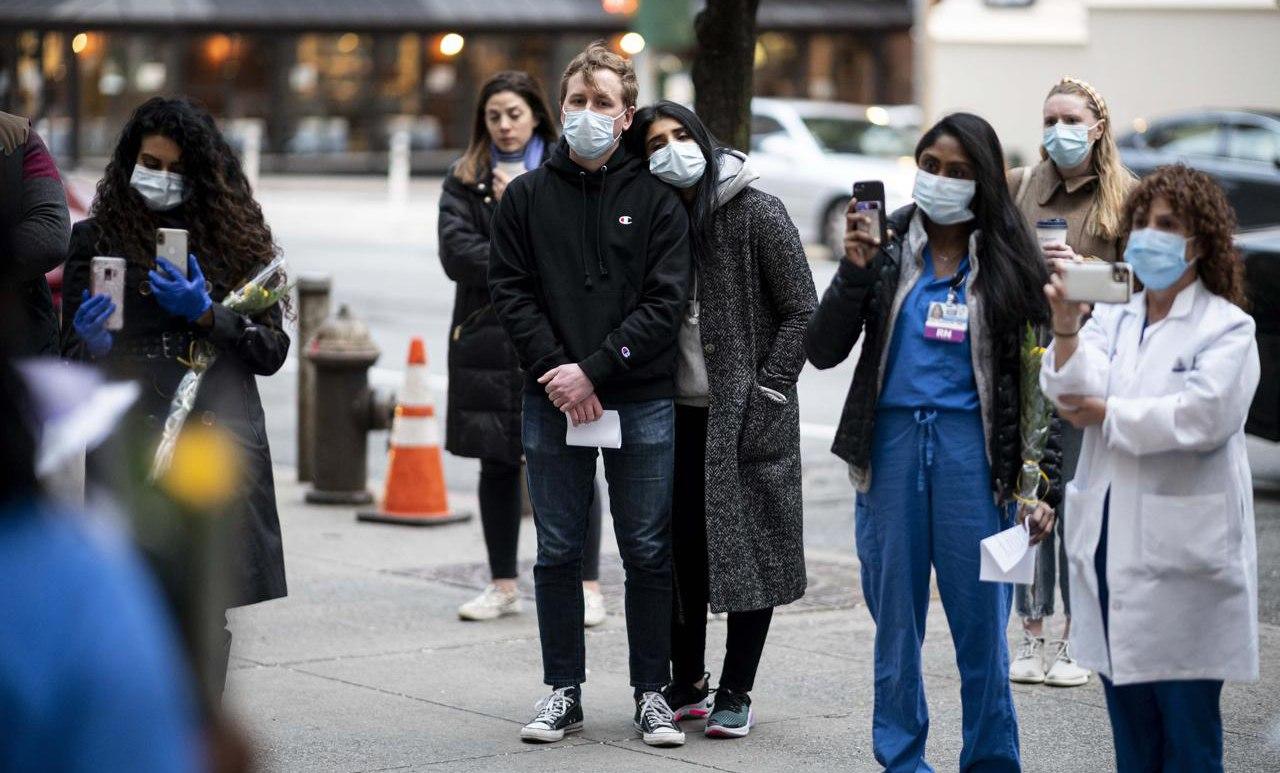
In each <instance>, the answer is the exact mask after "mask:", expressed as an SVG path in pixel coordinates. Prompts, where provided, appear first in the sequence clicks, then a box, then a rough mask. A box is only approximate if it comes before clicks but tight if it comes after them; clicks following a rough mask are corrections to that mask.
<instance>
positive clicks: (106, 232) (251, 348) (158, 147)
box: [62, 97, 289, 687]
mask: <svg viewBox="0 0 1280 773" xmlns="http://www.w3.org/2000/svg"><path fill="white" fill-rule="evenodd" d="M157 228H170V229H183V230H185V231H187V232H188V234H189V243H188V247H189V251H190V255H189V257H188V260H187V264H188V267H187V270H186V271H184V270H183V269H182V268H181V267H179V266H175V265H173V264H172V263H171V262H169V261H167V260H165V259H163V258H160V259H158V258H157V254H158V253H157ZM276 252H277V248H276V245H275V243H274V242H273V240H272V237H271V231H270V229H269V228H268V227H267V224H266V223H265V221H264V220H263V217H262V210H261V209H260V208H259V206H258V204H257V202H256V201H254V199H253V194H252V192H251V191H250V190H249V183H248V181H247V179H246V178H245V176H244V172H243V171H242V170H241V167H240V162H239V160H238V159H237V158H236V156H235V154H234V153H233V152H232V151H231V148H230V147H229V146H228V145H227V142H226V140H225V139H224V138H223V136H222V134H221V133H220V132H219V131H218V128H217V126H216V125H215V124H214V121H213V118H212V117H211V116H210V115H209V114H208V113H207V112H206V111H205V110H204V109H203V108H201V107H198V106H196V105H195V104H193V103H192V102H190V101H187V100H185V99H181V98H179V99H166V98H161V97H156V98H153V99H150V100H148V101H147V102H145V103H143V104H142V105H141V106H140V107H139V108H138V109H137V110H136V111H135V112H134V114H133V116H132V118H130V120H129V122H128V124H126V125H125V127H124V130H123V131H122V133H121V136H120V140H119V143H118V144H117V146H116V148H115V151H114V153H113V154H112V157H111V160H110V162H109V163H108V164H107V168H106V171H105V173H104V174H103V178H102V180H101V181H100V182H99V184H98V193H97V198H96V199H95V201H94V204H93V210H92V217H90V218H89V219H87V220H84V221H81V222H79V223H77V224H76V226H75V228H74V229H73V231H72V239H71V252H70V257H69V258H68V260H67V266H66V272H65V279H64V285H63V287H64V296H65V306H64V312H63V339H62V348H63V353H64V355H65V356H67V357H69V358H72V359H78V360H84V361H89V362H96V363H99V364H100V365H101V366H102V367H103V368H104V369H105V370H106V371H107V372H108V373H109V374H111V375H112V376H113V377H115V378H120V379H128V380H133V381H136V382H137V383H139V384H140V385H141V387H142V398H141V401H140V403H139V405H138V406H137V408H136V410H135V417H134V418H135V419H136V422H135V423H136V427H137V428H138V431H139V432H140V433H141V434H142V435H143V437H144V439H143V440H142V441H141V442H140V443H138V444H136V445H138V446H141V447H142V448H143V449H144V452H146V453H150V452H153V451H154V449H155V447H156V445H157V444H158V442H159V439H160V436H161V433H162V431H163V430H164V429H165V427H166V423H167V421H168V416H169V408H170V403H171V401H172V399H173V397H174V393H175V390H176V388H177V386H178V384H179V383H180V381H181V380H182V378H183V376H184V374H186V372H187V371H188V370H189V368H190V365H191V363H192V362H193V359H194V355H195V354H196V353H197V352H198V351H200V348H201V347H206V346H209V347H212V350H213V351H214V352H215V353H216V360H215V361H214V362H213V365H212V366H211V367H210V368H209V370H208V372H207V373H205V375H204V379H203V383H202V385H201V386H200V389H199V392H198V393H197V396H196V399H195V404H194V410H192V411H191V414H190V418H189V420H188V422H187V425H188V426H200V425H203V426H208V427H218V428H221V429H223V430H225V431H226V432H227V433H228V434H229V435H230V436H231V437H233V438H234V439H235V442H236V444H237V446H238V451H239V456H240V458H241V459H242V460H243V476H244V477H243V481H242V484H241V488H240V492H241V495H240V496H239V497H238V498H237V499H236V500H235V501H233V502H232V503H231V504H230V505H229V506H228V507H227V508H226V510H225V513H224V514H225V515H226V516H228V517H229V518H230V520H231V522H232V523H233V524H235V531H236V534H237V537H236V539H235V542H234V545H235V547H234V548H233V549H232V551H231V555H232V561H231V562H230V563H231V564H232V569H231V573H232V574H233V587H232V589H231V591H230V594H229V598H228V599H227V601H226V606H240V605H244V604H254V603H257V602H261V601H267V600H269V599H274V598H279V597H281V596H284V595H285V593H286V587H285V573H284V554H283V549H282V546H281V541H280V522H279V518H278V515H277V512H276V501H275V485H274V480H273V477H272V468H271V452H270V449H269V447H268V445H267V433H266V426H265V420H264V416H263V412H262V401H261V399H260V398H259V396H258V387H257V382H256V380H255V377H256V376H267V375H271V374H273V373H275V372H276V371H277V370H279V368H280V366H281V365H283V364H284V361H285V358H286V356H287V355H288V351H289V337H288V335H286V334H285V332H284V330H283V328H282V324H281V323H282V314H283V311H282V309H281V308H280V306H278V305H277V306H272V307H271V308H270V309H268V310H267V311H265V312H263V313H261V314H259V315H257V316H253V317H248V316H244V315H241V314H239V313H237V312H234V311H232V310H231V309H229V308H227V307H225V306H223V305H222V304H221V303H219V301H220V300H222V299H223V298H224V296H226V294H227V293H228V292H229V291H230V290H232V289H235V288H237V287H239V286H240V285H241V284H243V283H244V282H245V281H247V280H248V279H249V278H250V277H252V276H253V275H254V274H255V273H256V272H257V271H258V270H260V269H261V268H263V267H264V266H265V265H267V264H268V263H269V262H271V261H272V260H273V259H274V258H275V257H276ZM95 256H113V257H118V258H123V259H124V281H123V306H122V307H121V308H117V306H116V304H115V303H113V302H112V299H111V298H110V297H108V295H106V294H98V295H93V296H90V295H89V287H90V271H91V263H92V261H93V259H94V257H95ZM121 310H122V311H123V314H124V319H123V328H122V329H119V330H111V329H109V326H108V320H109V319H111V318H112V315H113V314H114V313H116V312H117V311H121ZM118 435H119V437H118V438H117V439H116V440H117V441H118V442H109V443H108V444H107V445H104V446H103V447H102V448H100V449H99V450H98V451H97V452H95V453H94V454H92V455H90V459H89V470H88V475H87V477H88V479H89V480H90V481H96V482H98V483H101V484H104V485H106V486H107V487H108V488H114V489H117V490H118V489H120V488H122V487H123V486H125V485H127V483H126V482H128V481H132V480H135V479H137V478H139V477H140V476H139V475H137V468H138V466H139V461H138V459H137V458H136V457H137V456H138V454H137V448H136V447H135V444H132V443H129V442H126V438H125V437H124V435H125V433H118ZM230 639H231V637H230V633H227V634H225V643H224V647H223V650H222V653H221V658H220V663H218V664H216V666H215V668H214V673H215V674H216V676H215V677H214V681H215V682H216V683H217V685H218V686H219V687H220V686H221V683H222V680H223V678H224V676H225V669H226V658H227V652H228V651H229V649H230V644H231V642H230Z"/></svg>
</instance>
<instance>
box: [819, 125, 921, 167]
mask: <svg viewBox="0 0 1280 773" xmlns="http://www.w3.org/2000/svg"><path fill="white" fill-rule="evenodd" d="M801 120H803V121H804V125H805V127H806V128H808V130H809V132H810V133H811V134H813V137H814V139H816V140H817V141H818V144H819V145H820V146H821V147H822V149H823V150H824V151H826V152H828V153H857V154H859V155H863V156H879V157H882V158H896V157H898V156H910V155H912V153H913V152H914V151H915V146H916V132H915V130H914V129H909V128H906V127H899V126H880V125H877V124H874V123H871V122H870V121H859V120H857V119H853V118H832V117H829V116H810V117H808V118H803V119H801Z"/></svg>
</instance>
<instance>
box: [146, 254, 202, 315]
mask: <svg viewBox="0 0 1280 773" xmlns="http://www.w3.org/2000/svg"><path fill="white" fill-rule="evenodd" d="M187 265H188V266H190V267H191V269H190V271H191V278H190V279H188V278H187V277H185V276H183V275H182V272H181V271H179V270H178V267H177V266H175V265H173V264H172V263H170V262H169V261H167V260H165V259H164V258H156V266H158V267H159V269H160V271H154V270H153V271H148V272H147V276H148V277H150V278H151V292H152V294H153V295H155V297H156V302H157V303H159V304H160V308H162V309H164V310H165V311H167V312H169V313H170V314H172V315H173V316H175V317H182V318H183V319H185V320H186V321H188V322H195V321H196V320H197V319H200V316H201V315H202V314H204V313H205V312H206V311H208V310H209V307H210V306H212V305H213V300H212V299H210V298H209V291H208V290H206V289H205V288H204V274H203V273H201V272H200V264H199V263H197V262H196V256H195V255H191V256H189V257H188V258H187ZM161 271H163V272H164V273H163V275H162V274H161V273H160V272H161Z"/></svg>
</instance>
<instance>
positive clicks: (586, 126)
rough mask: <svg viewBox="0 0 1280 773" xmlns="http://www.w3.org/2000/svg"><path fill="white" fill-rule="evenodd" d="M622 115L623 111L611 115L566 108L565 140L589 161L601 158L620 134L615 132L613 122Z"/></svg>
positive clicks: (564, 122) (574, 150) (575, 151)
mask: <svg viewBox="0 0 1280 773" xmlns="http://www.w3.org/2000/svg"><path fill="white" fill-rule="evenodd" d="M623 112H624V113H625V112H626V110H625V109H624V110H623ZM621 115H622V113H619V114H618V115H612V116H611V115H605V114H604V113H596V112H593V111H591V110H574V111H573V112H569V111H567V110H566V111H565V113H564V121H563V124H564V138H565V141H567V142H568V143H569V148H570V149H571V150H573V152H574V153H577V154H578V155H579V156H581V157H582V158H585V159H587V160H588V161H592V160H595V159H597V158H600V157H601V156H603V155H604V154H605V153H607V152H609V148H611V147H613V143H614V142H616V141H617V140H618V135H616V134H614V133H613V124H614V122H615V121H617V120H618V118H619V117H621Z"/></svg>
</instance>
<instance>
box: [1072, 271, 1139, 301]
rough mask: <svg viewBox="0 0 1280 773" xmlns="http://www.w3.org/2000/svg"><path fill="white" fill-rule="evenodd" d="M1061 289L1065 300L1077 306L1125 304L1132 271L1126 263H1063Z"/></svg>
mask: <svg viewBox="0 0 1280 773" xmlns="http://www.w3.org/2000/svg"><path fill="white" fill-rule="evenodd" d="M1059 265H1061V266H1062V286H1063V289H1064V290H1065V291H1066V294H1067V300H1069V301H1079V302H1081V303H1128V302H1129V297H1130V296H1132V295H1133V270H1132V269H1131V268H1130V267H1129V264H1128V263H1106V262H1102V261H1088V262H1083V263H1075V262H1063V263H1059Z"/></svg>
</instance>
